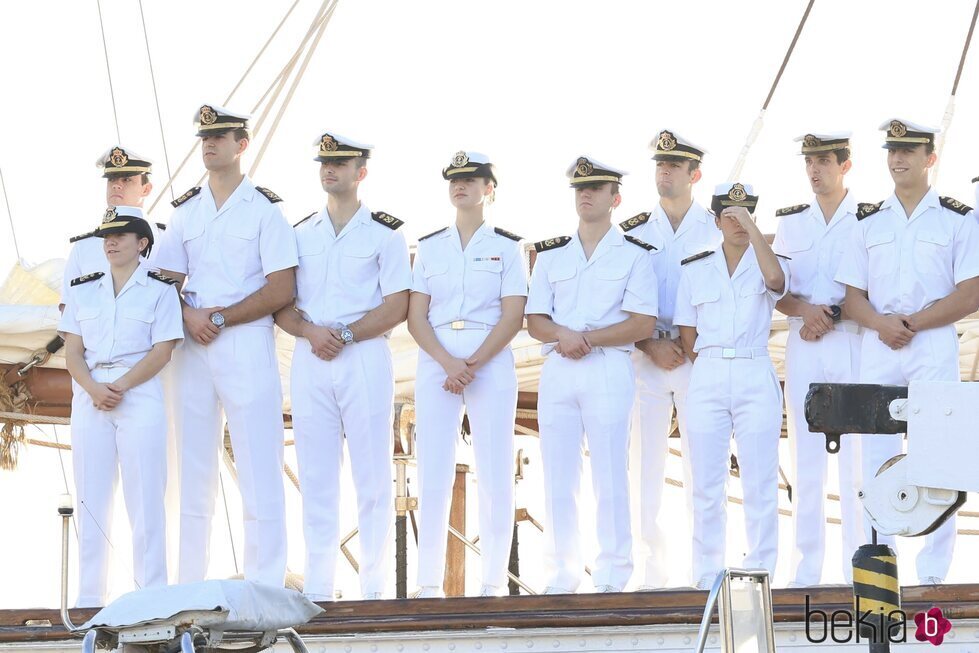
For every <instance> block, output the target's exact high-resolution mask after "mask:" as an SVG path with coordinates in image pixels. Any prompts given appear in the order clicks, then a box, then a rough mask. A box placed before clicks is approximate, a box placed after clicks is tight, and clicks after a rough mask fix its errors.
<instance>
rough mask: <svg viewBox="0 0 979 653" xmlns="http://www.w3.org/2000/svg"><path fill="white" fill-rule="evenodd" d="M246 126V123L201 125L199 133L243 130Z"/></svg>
mask: <svg viewBox="0 0 979 653" xmlns="http://www.w3.org/2000/svg"><path fill="white" fill-rule="evenodd" d="M244 126H245V123H243V122H222V123H214V124H213V125H199V126H198V127H197V131H202V132H207V131H213V130H215V129H242V128H243V127H244Z"/></svg>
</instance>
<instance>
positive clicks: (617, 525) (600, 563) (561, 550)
mask: <svg viewBox="0 0 979 653" xmlns="http://www.w3.org/2000/svg"><path fill="white" fill-rule="evenodd" d="M634 391H635V379H634V377H633V369H632V359H631V358H630V357H629V354H628V353H626V352H624V351H619V350H616V349H596V350H593V351H592V352H591V353H590V354H588V355H587V356H585V357H584V358H583V359H580V360H571V359H568V358H562V357H561V356H560V355H559V354H556V353H553V352H552V353H551V354H549V355H548V357H547V360H546V361H545V362H544V367H543V369H542V370H541V377H540V390H539V393H538V399H537V415H538V422H539V424H540V447H541V458H542V460H543V463H544V465H543V467H544V505H545V510H546V515H545V522H546V524H545V526H546V528H545V537H544V562H545V564H546V566H547V572H548V575H549V582H548V583H547V584H548V585H549V586H551V587H554V588H556V589H561V590H565V591H568V592H574V591H575V590H577V589H578V585H579V584H580V583H581V575H582V572H583V571H584V561H583V560H582V556H581V546H580V539H581V536H580V534H579V529H578V494H579V491H580V484H581V470H582V446H583V444H585V443H586V442H587V446H588V451H589V454H590V456H591V473H592V490H593V491H594V494H595V506H596V512H597V515H596V526H597V530H598V547H599V553H598V558H597V559H596V560H595V565H594V568H593V571H592V581H593V582H594V584H595V585H596V586H601V585H610V586H612V587H614V588H616V589H619V590H621V589H622V588H624V587H625V585H626V583H627V582H629V577H630V576H631V575H632V532H631V528H630V520H629V481H628V458H629V414H630V411H631V410H632V404H633V397H634ZM586 438H587V440H586Z"/></svg>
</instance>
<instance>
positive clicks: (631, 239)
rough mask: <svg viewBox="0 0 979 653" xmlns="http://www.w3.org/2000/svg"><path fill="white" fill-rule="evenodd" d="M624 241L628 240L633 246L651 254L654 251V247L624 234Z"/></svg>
mask: <svg viewBox="0 0 979 653" xmlns="http://www.w3.org/2000/svg"><path fill="white" fill-rule="evenodd" d="M625 239H626V240H628V241H629V242H630V243H632V244H633V245H639V246H640V247H642V248H643V249H644V250H646V251H647V252H651V251H653V250H654V249H656V246H655V245H650V244H649V243H647V242H646V241H645V240H640V239H639V238H636V237H635V236H630V235H629V234H626V235H625Z"/></svg>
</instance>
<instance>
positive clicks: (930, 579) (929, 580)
mask: <svg viewBox="0 0 979 653" xmlns="http://www.w3.org/2000/svg"><path fill="white" fill-rule="evenodd" d="M944 582H945V579H944V578H939V577H938V576H925V577H924V578H919V579H918V584H919V585H941V584H942V583H944Z"/></svg>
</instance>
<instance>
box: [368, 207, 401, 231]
mask: <svg viewBox="0 0 979 653" xmlns="http://www.w3.org/2000/svg"><path fill="white" fill-rule="evenodd" d="M371 217H372V218H374V222H380V223H381V224H383V225H384V226H385V227H387V228H388V229H398V228H400V227H401V225H403V224H404V220H398V219H397V218H396V217H394V216H393V215H390V214H388V213H385V212H384V211H374V212H373V213H371Z"/></svg>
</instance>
